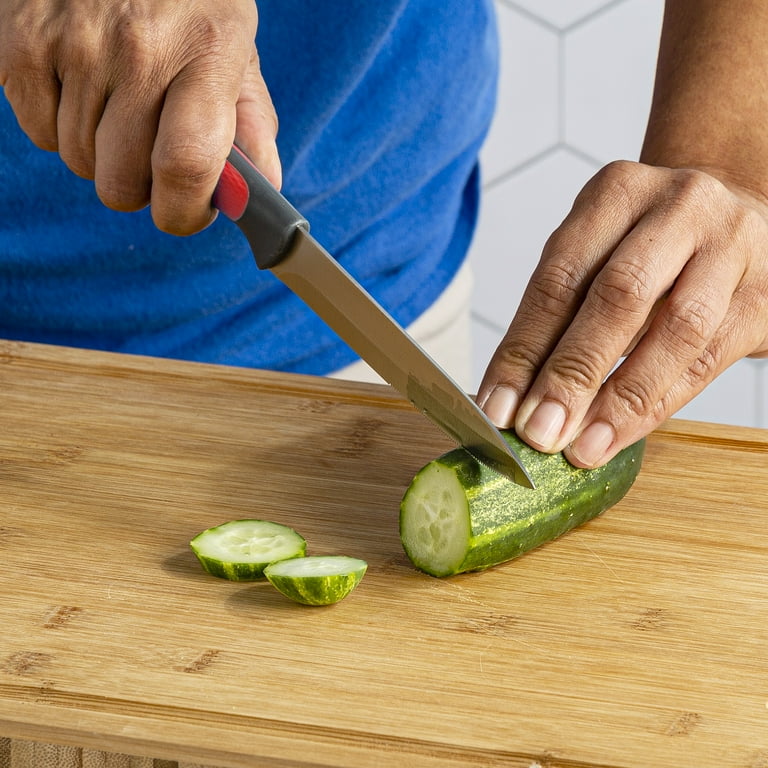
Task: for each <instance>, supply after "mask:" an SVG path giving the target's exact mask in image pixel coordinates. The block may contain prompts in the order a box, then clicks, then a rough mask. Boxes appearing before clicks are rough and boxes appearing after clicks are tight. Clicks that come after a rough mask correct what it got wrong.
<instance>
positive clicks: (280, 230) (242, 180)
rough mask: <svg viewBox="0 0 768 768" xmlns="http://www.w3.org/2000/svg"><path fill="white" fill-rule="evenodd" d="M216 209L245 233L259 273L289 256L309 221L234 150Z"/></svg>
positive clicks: (216, 197) (217, 194)
mask: <svg viewBox="0 0 768 768" xmlns="http://www.w3.org/2000/svg"><path fill="white" fill-rule="evenodd" d="M212 202H213V206H214V207H215V208H218V209H219V210H220V211H221V212H222V213H223V214H224V215H225V216H227V217H228V218H230V219H232V221H234V222H235V223H236V224H237V226H238V227H240V229H241V230H242V231H243V233H244V234H245V236H246V238H247V239H248V243H249V244H250V246H251V250H252V251H253V257H254V259H256V264H257V266H258V267H259V269H271V268H272V267H274V266H276V265H277V264H279V263H280V262H281V261H282V260H283V258H284V257H285V256H286V255H287V254H288V252H289V251H290V248H291V244H292V242H293V238H294V236H295V234H296V230H297V229H304V230H306V231H309V223H308V222H307V220H306V219H305V218H304V217H303V216H302V215H301V214H300V213H299V212H298V211H297V210H296V209H295V208H294V207H293V206H292V205H291V204H290V203H289V202H288V201H287V200H286V199H285V197H283V195H281V194H280V192H278V190H276V189H275V188H274V187H273V186H272V185H271V184H270V183H269V182H268V181H267V180H266V179H265V178H264V176H263V175H262V174H261V173H260V172H259V171H258V170H257V169H256V166H255V165H254V164H253V163H252V162H251V161H250V160H249V159H248V158H247V157H246V156H245V155H244V154H243V153H242V152H241V151H240V149H238V147H236V146H233V147H232V151H231V152H230V153H229V158H228V159H227V162H226V165H225V166H224V170H223V172H222V174H221V177H220V178H219V182H218V184H217V185H216V190H215V191H214V193H213V201H212Z"/></svg>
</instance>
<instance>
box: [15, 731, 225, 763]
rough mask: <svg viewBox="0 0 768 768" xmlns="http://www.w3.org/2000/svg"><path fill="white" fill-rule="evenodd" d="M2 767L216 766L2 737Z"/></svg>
mask: <svg viewBox="0 0 768 768" xmlns="http://www.w3.org/2000/svg"><path fill="white" fill-rule="evenodd" d="M0 768H212V767H211V766H201V765H197V764H193V763H183V762H176V761H173V760H155V759H153V758H151V757H136V756H133V755H121V754H117V753H115V752H102V751H101V750H98V749H86V748H84V747H83V748H81V747H63V746H60V745H58V744H46V743H43V742H37V741H25V740H23V739H8V738H0Z"/></svg>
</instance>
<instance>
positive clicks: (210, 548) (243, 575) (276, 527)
mask: <svg viewBox="0 0 768 768" xmlns="http://www.w3.org/2000/svg"><path fill="white" fill-rule="evenodd" d="M189 546H190V547H191V548H192V551H193V552H194V553H195V556H196V557H197V559H198V560H199V561H200V564H201V565H202V566H203V569H204V570H205V571H207V572H208V573H210V574H211V575H212V576H218V577H219V578H221V579H229V580H230V581H254V580H256V579H262V578H264V569H265V568H266V567H267V566H268V565H269V564H270V563H274V562H275V561H277V560H285V559H287V558H290V557H303V556H304V554H305V552H306V551H307V542H306V541H305V540H304V538H303V537H302V536H300V535H299V534H298V533H296V531H294V530H293V528H289V527H288V526H287V525H281V524H280V523H272V522H270V521H269V520H231V521H230V522H228V523H223V524H222V525H217V526H216V527H215V528H208V529H207V530H205V531H203V532H202V533H198V534H197V536H195V538H194V539H192V541H190V542H189Z"/></svg>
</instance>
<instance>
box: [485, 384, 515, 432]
mask: <svg viewBox="0 0 768 768" xmlns="http://www.w3.org/2000/svg"><path fill="white" fill-rule="evenodd" d="M518 400H519V398H518V396H517V392H515V391H514V390H513V389H510V388H509V387H496V388H495V389H494V390H493V392H491V394H490V395H489V396H488V398H487V399H486V401H485V403H484V404H483V410H484V411H485V415H486V416H487V417H488V418H489V419H490V420H491V421H492V422H493V423H494V424H495V425H496V426H497V427H499V429H509V428H510V427H511V426H512V424H513V422H514V419H515V411H517V403H518Z"/></svg>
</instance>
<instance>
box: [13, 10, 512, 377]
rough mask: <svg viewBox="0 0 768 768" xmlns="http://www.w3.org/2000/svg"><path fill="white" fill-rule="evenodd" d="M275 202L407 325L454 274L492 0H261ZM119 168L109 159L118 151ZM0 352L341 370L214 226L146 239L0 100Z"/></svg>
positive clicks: (313, 326) (488, 75) (487, 106)
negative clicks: (26, 349) (21, 347)
mask: <svg viewBox="0 0 768 768" xmlns="http://www.w3.org/2000/svg"><path fill="white" fill-rule="evenodd" d="M258 7H259V32H258V36H257V45H258V49H259V55H260V59H261V65H262V71H263V74H264V77H265V80H266V82H267V85H268V87H269V89H270V93H271V95H272V99H273V101H274V103H275V108H276V110H277V114H278V118H279V121H280V131H279V134H278V149H279V152H280V156H281V159H282V162H283V173H284V185H283V193H284V194H285V196H286V197H287V198H288V199H289V200H290V201H291V202H292V203H293V204H294V205H295V206H296V207H297V208H298V209H299V210H300V211H301V212H302V213H303V214H304V215H305V216H306V217H307V219H308V220H309V222H310V224H311V228H312V233H313V234H314V236H315V237H316V238H317V239H318V240H319V241H320V242H321V243H322V244H323V245H324V246H325V247H326V248H327V249H328V250H329V251H330V252H331V253H333V254H334V256H336V257H337V258H338V259H339V260H340V261H341V262H342V263H343V264H344V265H345V266H346V267H347V269H348V270H349V271H350V272H351V273H352V274H353V275H355V277H357V279H358V280H360V281H361V282H362V283H363V284H364V285H365V286H366V287H367V288H368V290H369V291H370V292H371V293H372V294H373V295H374V296H376V298H377V299H378V300H379V301H380V302H381V303H382V304H383V305H384V306H385V307H386V308H387V309H388V310H389V311H390V312H391V313H392V314H393V315H394V316H395V318H397V319H398V320H399V321H400V322H401V323H402V324H404V325H407V324H409V323H410V322H412V321H413V320H414V319H415V318H416V317H418V316H419V315H420V314H421V313H422V312H423V311H424V310H425V309H426V308H427V307H429V306H430V304H432V303H433V302H434V300H435V299H436V298H437V297H438V296H439V295H440V293H441V292H442V290H443V289H444V288H445V286H446V284H447V283H448V282H449V280H450V279H451V277H452V276H453V275H454V274H455V272H456V270H457V269H458V267H459V265H460V264H461V262H462V260H463V258H464V256H465V253H466V250H467V246H468V244H469V241H470V239H471V235H472V231H473V227H474V224H475V219H476V215H477V207H478V193H479V192H478V171H477V153H478V149H479V146H480V144H481V142H482V140H483V138H484V135H485V132H486V130H487V126H488V123H489V121H490V118H491V114H492V110H493V105H494V98H495V88H496V68H497V47H496V30H495V26H494V17H493V4H492V0H418V1H416V0H414V1H413V2H408V0H376V2H349V0H258ZM115 151H118V148H115ZM0 212H1V213H0V337H2V338H9V339H23V340H29V341H39V342H47V343H55V344H64V345H69V346H80V347H90V348H97V349H106V350H114V351H122V352H130V353H138V354H147V355H156V356H162V357H173V358H182V359H189V360H199V361H208V362H217V363H225V364H231V365H246V366H253V367H259V368H271V369H277V370H287V371H297V372H304V373H315V374H324V373H328V372H329V371H333V370H335V369H338V368H340V367H342V366H343V365H346V364H347V363H349V362H351V361H352V360H354V359H355V354H354V353H353V352H352V351H351V350H350V349H349V348H348V347H347V346H346V345H345V344H344V343H343V342H342V341H341V340H340V339H339V338H338V337H337V336H336V335H335V334H334V333H333V332H332V331H331V330H330V329H329V328H328V327H327V326H326V325H325V324H324V323H323V322H322V321H321V320H320V319H319V318H318V317H317V316H316V315H314V313H313V312H312V311H311V310H309V309H308V308H307V307H306V306H305V305H304V304H303V303H302V302H301V300H299V299H298V298H297V297H295V296H294V295H293V294H291V292H290V291H288V290H287V289H286V288H285V287H284V286H282V284H281V283H280V282H279V281H278V280H277V279H276V278H275V277H274V276H273V275H272V274H271V273H269V272H262V271H259V270H258V269H257V268H256V266H255V263H254V261H253V258H252V256H251V253H250V251H249V248H248V245H247V243H246V241H245V239H244V237H243V236H242V234H241V233H240V231H239V229H238V228H237V226H236V225H234V224H233V223H232V222H230V221H228V220H227V219H226V218H225V217H224V216H219V217H218V219H217V220H216V222H214V224H213V225H211V226H210V227H209V228H208V229H206V230H205V231H204V232H202V233H200V234H197V235H194V236H191V237H188V238H178V237H174V236H171V235H166V234H163V233H161V232H159V231H158V230H157V229H156V228H155V227H154V226H153V224H152V221H151V217H150V214H149V211H148V210H144V211H140V212H138V213H132V214H127V213H118V212H115V211H111V210H109V209H107V208H105V207H104V206H103V205H102V204H101V203H100V202H99V201H98V198H97V197H96V194H95V192H94V188H93V184H92V183H91V182H89V181H86V180H83V179H80V178H78V177H76V176H75V175H74V174H72V173H71V172H70V171H69V170H68V169H67V168H66V167H65V166H64V164H63V163H62V161H61V160H60V158H59V157H58V155H56V154H53V153H47V152H43V151H41V150H38V149H37V148H35V147H34V146H33V145H32V144H31V142H30V141H29V140H28V139H27V138H26V136H25V135H24V134H23V133H22V132H21V130H20V129H19V127H18V125H17V123H16V120H15V117H14V115H13V113H12V111H11V109H10V106H9V105H8V103H7V101H6V100H5V98H4V96H3V94H2V91H1V90H0Z"/></svg>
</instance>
